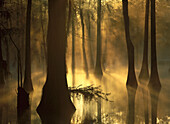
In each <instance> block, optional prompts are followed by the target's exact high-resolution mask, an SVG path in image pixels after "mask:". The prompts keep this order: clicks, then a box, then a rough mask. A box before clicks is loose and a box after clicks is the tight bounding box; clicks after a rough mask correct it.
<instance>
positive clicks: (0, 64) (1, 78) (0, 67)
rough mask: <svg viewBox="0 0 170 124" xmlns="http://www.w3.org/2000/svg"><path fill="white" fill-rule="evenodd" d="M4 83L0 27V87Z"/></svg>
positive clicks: (0, 31) (0, 32)
mask: <svg viewBox="0 0 170 124" xmlns="http://www.w3.org/2000/svg"><path fill="white" fill-rule="evenodd" d="M4 85H5V80H4V69H3V57H2V29H1V28H0V88H3V87H4Z"/></svg>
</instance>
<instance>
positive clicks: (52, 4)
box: [37, 0, 75, 124]
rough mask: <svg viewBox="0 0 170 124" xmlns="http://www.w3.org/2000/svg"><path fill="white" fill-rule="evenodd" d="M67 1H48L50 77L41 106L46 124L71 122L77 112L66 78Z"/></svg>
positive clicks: (41, 113)
mask: <svg viewBox="0 0 170 124" xmlns="http://www.w3.org/2000/svg"><path fill="white" fill-rule="evenodd" d="M66 3H67V0H48V9H49V10H48V13H49V21H48V32H47V56H48V59H47V80H46V83H45V85H44V87H43V92H42V98H41V101H40V104H39V106H38V108H37V112H38V114H39V116H40V118H41V120H42V123H43V124H69V123H70V120H71V117H72V115H73V113H74V111H75V107H74V105H73V103H72V102H71V99H70V94H69V91H68V85H67V80H66V62H65V52H66V40H67V38H66V37H67V33H66V15H65V14H66Z"/></svg>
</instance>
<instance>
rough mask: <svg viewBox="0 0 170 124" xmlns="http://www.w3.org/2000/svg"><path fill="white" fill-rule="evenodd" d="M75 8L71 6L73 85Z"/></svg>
mask: <svg viewBox="0 0 170 124" xmlns="http://www.w3.org/2000/svg"><path fill="white" fill-rule="evenodd" d="M75 15H76V12H75V8H74V6H72V83H73V87H74V86H75Z"/></svg>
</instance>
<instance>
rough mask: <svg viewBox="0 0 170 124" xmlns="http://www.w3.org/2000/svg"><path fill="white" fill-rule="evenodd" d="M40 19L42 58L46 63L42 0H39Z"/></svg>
mask: <svg viewBox="0 0 170 124" xmlns="http://www.w3.org/2000/svg"><path fill="white" fill-rule="evenodd" d="M40 4H41V6H40V19H41V30H42V45H43V49H44V60H45V64H46V65H47V47H46V46H47V45H46V40H45V39H46V38H45V31H44V30H45V28H44V24H43V11H42V8H43V6H42V1H41V0H40Z"/></svg>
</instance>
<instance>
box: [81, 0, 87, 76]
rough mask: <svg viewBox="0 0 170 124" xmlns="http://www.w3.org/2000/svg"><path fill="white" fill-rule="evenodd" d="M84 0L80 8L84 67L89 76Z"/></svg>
mask: <svg viewBox="0 0 170 124" xmlns="http://www.w3.org/2000/svg"><path fill="white" fill-rule="evenodd" d="M81 5H82V2H81V0H80V3H79V8H80V19H81V26H82V49H83V60H84V69H85V72H86V78H88V77H89V72H88V65H87V58H86V51H85V39H84V19H83V9H82V6H81Z"/></svg>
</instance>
